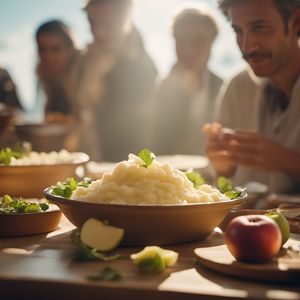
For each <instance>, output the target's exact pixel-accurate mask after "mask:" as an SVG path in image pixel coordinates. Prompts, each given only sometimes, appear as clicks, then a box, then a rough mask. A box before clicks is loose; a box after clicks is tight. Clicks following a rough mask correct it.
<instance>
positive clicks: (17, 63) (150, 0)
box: [0, 0, 244, 110]
mask: <svg viewBox="0 0 300 300" xmlns="http://www.w3.org/2000/svg"><path fill="white" fill-rule="evenodd" d="M189 3H197V4H199V3H200V4H202V3H203V4H204V5H207V6H209V7H210V8H212V11H213V13H214V14H215V15H216V17H217V20H218V24H219V27H220V29H221V30H220V34H219V36H218V38H217V41H216V42H215V44H214V46H213V49H212V55H211V58H210V61H209V66H210V68H211V69H212V70H213V71H214V72H215V73H216V74H218V75H219V76H220V77H221V78H223V79H226V78H228V77H230V76H231V74H232V73H233V72H235V71H236V70H237V69H239V68H241V67H242V66H243V65H244V63H243V61H242V59H241V56H240V52H239V50H238V48H237V46H236V43H235V41H234V35H233V32H232V30H231V28H230V26H229V24H228V23H227V22H226V20H225V18H224V17H223V16H222V15H221V14H220V13H219V11H218V9H217V1H216V0H194V1H187V0H135V8H134V22H135V24H136V25H137V27H138V28H139V30H140V31H141V33H142V35H143V38H144V42H145V45H146V49H147V51H148V53H149V54H150V55H151V57H152V58H153V60H154V62H155V64H156V66H157V68H158V71H159V75H160V76H161V77H163V76H165V75H166V73H167V72H168V70H169V69H170V67H171V65H172V62H174V59H175V58H174V55H175V53H174V44H173V40H172V37H171V35H170V28H169V23H170V18H171V16H172V14H173V12H174V10H175V9H176V8H178V5H181V4H182V5H186V4H189ZM82 5H83V1H82V0H52V1H46V0H26V1H19V0H10V1H3V0H2V1H1V10H0V65H1V66H3V67H4V68H6V69H7V70H8V71H9V73H10V74H11V76H12V78H13V80H14V81H15V83H16V85H17V87H18V93H19V98H20V100H21V102H22V104H23V105H24V107H25V108H26V109H28V110H29V109H31V108H32V107H33V106H34V104H35V103H36V97H37V96H36V82H35V81H36V77H35V66H36V59H37V55H36V48H35V42H34V32H35V30H36V28H37V27H38V25H39V24H41V23H42V22H44V21H45V20H48V19H62V20H64V21H65V22H66V23H67V24H68V25H69V26H70V27H71V28H72V29H73V30H74V32H75V34H76V38H77V42H78V45H79V47H84V46H85V45H86V44H87V43H89V42H90V40H91V34H90V30H89V25H88V22H87V18H86V16H85V14H84V13H83V12H82V10H81V7H82Z"/></svg>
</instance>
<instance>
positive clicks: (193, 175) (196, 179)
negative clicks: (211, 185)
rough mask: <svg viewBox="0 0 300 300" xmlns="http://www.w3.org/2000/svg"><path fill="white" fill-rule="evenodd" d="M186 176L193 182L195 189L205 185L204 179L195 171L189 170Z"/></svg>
mask: <svg viewBox="0 0 300 300" xmlns="http://www.w3.org/2000/svg"><path fill="white" fill-rule="evenodd" d="M185 176H186V177H187V179H188V180H189V181H191V182H192V183H193V185H194V188H197V187H199V186H200V185H202V184H204V183H205V180H204V178H203V177H202V176H201V175H200V174H199V173H197V172H195V171H193V170H188V171H186V172H185Z"/></svg>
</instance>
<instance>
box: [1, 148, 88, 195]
mask: <svg viewBox="0 0 300 300" xmlns="http://www.w3.org/2000/svg"><path fill="white" fill-rule="evenodd" d="M88 161H89V156H88V155H87V154H85V153H81V152H68V151H67V150H61V151H59V152H56V151H52V152H49V153H46V152H35V151H32V149H31V146H30V144H28V143H23V144H22V145H21V146H19V147H15V148H13V149H12V148H8V147H6V148H3V149H0V196H4V195H6V194H7V195H11V196H13V197H23V198H40V197H43V190H44V189H45V188H46V187H48V186H50V185H52V184H55V183H56V182H58V181H60V180H64V179H65V178H68V177H74V176H75V172H76V169H77V168H78V167H79V166H83V165H85V164H86V163H87V162H88Z"/></svg>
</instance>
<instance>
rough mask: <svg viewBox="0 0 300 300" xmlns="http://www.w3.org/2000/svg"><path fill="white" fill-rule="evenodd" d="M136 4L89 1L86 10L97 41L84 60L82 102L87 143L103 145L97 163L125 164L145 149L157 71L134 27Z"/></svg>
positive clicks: (128, 0) (123, 0)
mask: <svg viewBox="0 0 300 300" xmlns="http://www.w3.org/2000/svg"><path fill="white" fill-rule="evenodd" d="M132 5H133V4H132V0H89V1H87V3H86V6H85V8H84V9H85V11H86V13H87V17H88V20H89V23H90V27H91V32H92V35H93V42H92V43H91V44H90V45H89V46H88V48H87V51H86V53H85V55H84V58H83V61H82V65H81V71H80V82H79V91H78V98H79V104H80V107H81V109H80V114H81V119H82V120H83V124H85V126H84V131H83V132H82V137H83V139H86V142H84V143H82V145H83V146H85V147H87V148H91V147H92V146H88V145H92V144H93V141H94V140H95V139H98V140H99V143H100V144H101V147H98V148H97V149H93V151H94V154H95V155H94V159H103V160H106V161H119V160H122V159H126V158H127V155H128V153H130V152H133V153H137V152H138V151H139V150H140V149H141V148H143V147H144V138H145V134H144V126H143V122H144V113H145V111H146V110H147V100H148V97H149V95H150V93H151V92H152V89H153V87H154V84H155V79H156V75H157V71H156V68H155V66H154V64H153V62H152V60H151V59H150V57H149V56H148V54H147V53H146V51H145V49H144V46H143V41H142V38H141V36H140V34H139V33H138V31H137V30H136V29H135V27H134V26H133V24H132ZM91 131H93V132H94V134H90V133H91ZM92 135H93V137H92ZM94 148H95V147H94Z"/></svg>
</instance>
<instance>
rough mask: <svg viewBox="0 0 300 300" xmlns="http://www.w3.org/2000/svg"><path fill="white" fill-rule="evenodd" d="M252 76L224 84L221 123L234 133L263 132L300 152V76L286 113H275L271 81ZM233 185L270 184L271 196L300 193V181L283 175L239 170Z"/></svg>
mask: <svg viewBox="0 0 300 300" xmlns="http://www.w3.org/2000/svg"><path fill="white" fill-rule="evenodd" d="M250 72H251V71H250ZM250 72H249V71H248V70H245V71H242V72H241V73H239V74H238V75H237V76H235V77H234V78H233V79H232V80H231V81H230V82H229V83H227V84H224V86H223V87H222V89H221V91H220V94H219V98H218V100H217V107H216V119H217V121H218V122H220V123H221V124H222V125H223V126H225V127H229V128H232V129H241V130H247V131H253V132H260V133H262V134H264V135H265V136H267V137H268V138H270V139H272V140H274V141H276V142H279V143H281V144H282V145H284V146H286V147H288V148H290V149H293V150H295V151H298V152H300V116H299V114H300V76H299V77H298V79H297V82H296V83H295V85H294V87H293V91H292V96H291V99H290V101H289V105H288V107H287V108H286V109H285V110H284V111H280V112H278V111H275V112H274V111H273V112H272V111H271V110H270V109H269V107H270V103H269V101H268V99H266V97H265V87H266V84H267V83H268V82H269V80H267V79H261V78H258V77H256V76H255V75H254V74H253V73H250ZM233 181H234V184H236V185H244V184H245V183H247V182H249V181H258V182H261V183H264V184H266V185H267V186H268V188H269V191H270V192H280V193H292V192H299V191H300V183H299V182H298V181H297V180H296V178H293V177H291V176H289V175H288V174H285V173H280V172H263V171H257V170H252V169H250V168H246V167H238V168H237V171H236V173H235V175H234V177H233Z"/></svg>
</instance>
